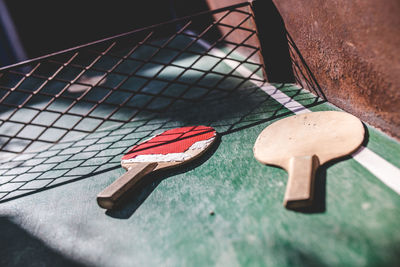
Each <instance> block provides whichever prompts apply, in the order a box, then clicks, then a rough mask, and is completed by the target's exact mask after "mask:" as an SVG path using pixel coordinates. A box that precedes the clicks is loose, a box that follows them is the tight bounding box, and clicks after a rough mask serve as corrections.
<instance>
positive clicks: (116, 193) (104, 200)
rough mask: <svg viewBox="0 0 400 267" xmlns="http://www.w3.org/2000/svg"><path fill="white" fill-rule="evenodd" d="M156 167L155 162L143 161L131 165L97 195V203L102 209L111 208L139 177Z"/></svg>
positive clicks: (131, 187) (132, 186)
mask: <svg viewBox="0 0 400 267" xmlns="http://www.w3.org/2000/svg"><path fill="white" fill-rule="evenodd" d="M156 167H157V163H156V162H143V163H137V164H136V166H132V167H131V168H130V169H128V171H127V172H126V173H124V174H123V175H122V176H121V177H119V178H118V179H117V180H115V181H114V182H113V183H112V184H110V185H109V186H107V187H106V188H105V189H104V190H103V191H101V192H100V193H99V194H98V195H97V204H99V206H100V207H102V208H104V209H113V208H114V207H115V206H116V205H117V204H118V202H119V201H120V199H121V197H122V196H123V195H124V194H125V193H126V192H127V191H128V190H131V189H133V188H134V186H135V185H136V184H137V183H138V182H139V181H140V180H141V178H143V177H144V176H145V175H147V174H149V173H151V172H152V171H153V170H154V169H155V168H156Z"/></svg>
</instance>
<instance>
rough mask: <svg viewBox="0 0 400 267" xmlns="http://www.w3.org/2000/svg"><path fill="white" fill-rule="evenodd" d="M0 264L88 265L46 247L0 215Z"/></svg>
mask: <svg viewBox="0 0 400 267" xmlns="http://www.w3.org/2000/svg"><path fill="white" fill-rule="evenodd" d="M0 265H1V266H76V267H78V266H88V265H86V264H82V263H78V262H76V261H74V260H71V259H69V258H68V257H66V256H64V255H62V254H61V253H60V252H57V251H55V250H54V249H52V248H50V247H48V246H47V245H46V244H45V243H44V242H43V241H41V240H39V239H38V238H36V237H34V236H32V235H31V234H29V233H28V232H26V231H25V230H24V229H22V228H21V227H19V226H18V225H16V224H15V223H13V222H12V221H11V220H10V219H9V218H7V217H0Z"/></svg>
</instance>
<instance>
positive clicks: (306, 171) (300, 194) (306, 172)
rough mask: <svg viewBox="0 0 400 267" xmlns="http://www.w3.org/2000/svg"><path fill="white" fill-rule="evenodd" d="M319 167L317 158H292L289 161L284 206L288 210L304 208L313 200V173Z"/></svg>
mask: <svg viewBox="0 0 400 267" xmlns="http://www.w3.org/2000/svg"><path fill="white" fill-rule="evenodd" d="M318 167H319V160H318V157H317V156H315V155H313V156H301V157H292V158H291V159H290V161H289V170H288V173H289V180H288V183H287V186H286V193H285V199H284V202H283V203H284V205H285V207H286V208H288V209H293V208H294V209H296V208H305V207H309V206H311V205H312V202H313V198H314V180H315V172H316V170H317V169H318Z"/></svg>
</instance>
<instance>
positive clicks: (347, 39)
mask: <svg viewBox="0 0 400 267" xmlns="http://www.w3.org/2000/svg"><path fill="white" fill-rule="evenodd" d="M273 2H274V3H275V5H276V7H277V8H278V10H279V13H280V14H281V16H282V18H283V20H284V23H285V26H286V28H287V31H288V32H289V34H290V35H291V36H292V38H293V40H294V42H295V44H296V45H297V47H298V48H299V50H300V53H301V54H302V56H303V57H304V59H305V61H306V63H307V64H308V66H309V68H310V69H311V71H312V73H313V74H314V75H315V78H316V80H317V81H318V83H319V85H320V86H321V88H322V89H323V91H324V93H325V95H326V96H327V98H328V100H329V101H330V102H332V103H334V104H335V105H337V106H339V107H341V108H343V109H344V110H346V111H348V112H350V113H353V114H355V115H357V116H358V117H360V118H361V119H363V120H364V121H366V122H369V123H370V124H372V125H375V126H377V127H378V128H381V129H383V130H384V131H385V132H387V133H389V134H391V135H392V136H395V137H396V138H400V111H399V109H400V90H399V89H400V88H399V87H400V1H398V0H382V1H374V0H363V1H347V0H330V1H328V0H303V1H297V0H273Z"/></svg>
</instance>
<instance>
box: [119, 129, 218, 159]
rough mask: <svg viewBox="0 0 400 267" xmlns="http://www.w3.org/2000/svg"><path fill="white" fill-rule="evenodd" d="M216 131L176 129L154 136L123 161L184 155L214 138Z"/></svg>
mask: <svg viewBox="0 0 400 267" xmlns="http://www.w3.org/2000/svg"><path fill="white" fill-rule="evenodd" d="M215 134H216V131H215V130H214V128H212V127H207V126H189V127H182V128H175V129H171V130H168V131H165V132H163V133H161V134H159V135H156V136H154V137H153V138H151V139H150V140H147V141H146V142H144V143H141V144H139V145H136V146H134V147H132V148H131V149H130V150H129V151H128V153H126V154H125V155H124V156H123V157H122V160H127V159H132V158H135V157H136V156H139V155H151V154H162V155H166V154H169V153H182V152H185V151H186V150H188V149H189V148H190V147H191V146H192V145H193V144H194V143H196V142H199V141H203V140H208V139H210V138H212V137H214V136H215Z"/></svg>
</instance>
